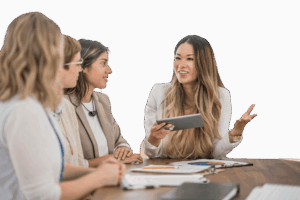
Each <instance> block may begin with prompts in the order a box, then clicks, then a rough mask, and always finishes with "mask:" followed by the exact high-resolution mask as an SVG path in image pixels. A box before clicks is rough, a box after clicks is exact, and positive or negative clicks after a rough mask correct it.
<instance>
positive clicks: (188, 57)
mask: <svg viewBox="0 0 300 200" xmlns="http://www.w3.org/2000/svg"><path fill="white" fill-rule="evenodd" d="M174 56H175V58H174V72H173V77H172V81H171V83H167V84H156V85H154V86H153V88H152V91H151V93H150V96H149V99H148V102H147V105H146V108H145V130H146V137H145V139H144V152H145V154H146V155H147V156H149V157H170V158H191V159H197V158H216V159H219V158H222V157H224V156H225V155H226V154H228V153H229V152H230V151H231V150H232V149H233V148H234V147H236V146H237V145H238V144H239V143H240V142H241V137H242V132H243V129H244V127H245V125H246V124H247V123H248V122H249V121H251V119H253V118H254V117H255V116H256V115H250V112H251V111H252V109H253V107H254V105H252V106H251V107H250V108H249V109H248V111H247V112H246V113H245V114H244V115H243V116H242V118H241V119H240V120H238V121H237V122H236V123H235V126H234V128H233V129H232V130H230V131H228V129H229V123H230V117H231V102H230V93H229V91H228V90H227V89H225V87H224V85H223V83H222V81H221V79H220V76H219V73H218V70H217V66H216V61H215V57H214V53H213V50H212V48H211V46H210V44H209V42H208V41H207V40H206V39H204V38H202V37H199V36H196V35H189V36H186V37H184V38H183V39H181V40H180V41H179V42H178V44H177V45H176V47H175V51H174ZM196 113H200V114H201V116H202V119H203V122H204V127H201V128H193V129H186V130H180V131H172V128H173V127H172V125H171V124H165V123H162V124H159V125H158V124H157V123H156V120H157V119H162V118H169V117H177V116H182V115H189V114H196Z"/></svg>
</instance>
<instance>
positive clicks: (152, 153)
mask: <svg viewBox="0 0 300 200" xmlns="http://www.w3.org/2000/svg"><path fill="white" fill-rule="evenodd" d="M161 148H162V140H161V141H160V143H159V145H158V147H156V146H154V145H152V144H151V143H150V142H148V138H147V137H146V138H145V139H144V152H145V154H146V155H147V156H148V157H149V158H155V157H158V154H159V150H160V149H161Z"/></svg>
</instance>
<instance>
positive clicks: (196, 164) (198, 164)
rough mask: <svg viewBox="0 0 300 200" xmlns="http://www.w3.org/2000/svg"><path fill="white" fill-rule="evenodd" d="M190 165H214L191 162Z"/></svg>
mask: <svg viewBox="0 0 300 200" xmlns="http://www.w3.org/2000/svg"><path fill="white" fill-rule="evenodd" d="M189 165H201V166H212V165H210V164H199V163H189Z"/></svg>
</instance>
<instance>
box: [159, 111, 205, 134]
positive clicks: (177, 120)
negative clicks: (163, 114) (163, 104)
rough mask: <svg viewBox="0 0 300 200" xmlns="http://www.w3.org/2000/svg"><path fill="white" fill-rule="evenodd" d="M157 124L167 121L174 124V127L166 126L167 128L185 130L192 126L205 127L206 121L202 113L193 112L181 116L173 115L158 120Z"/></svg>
mask: <svg viewBox="0 0 300 200" xmlns="http://www.w3.org/2000/svg"><path fill="white" fill-rule="evenodd" d="M156 122H157V124H161V123H166V124H172V125H174V128H173V129H169V128H168V127H166V128H165V127H164V128H165V129H167V130H183V129H190V128H199V127H203V126H204V123H203V120H202V117H201V114H200V113H198V114H192V115H184V116H179V117H172V118H166V119H159V120H156Z"/></svg>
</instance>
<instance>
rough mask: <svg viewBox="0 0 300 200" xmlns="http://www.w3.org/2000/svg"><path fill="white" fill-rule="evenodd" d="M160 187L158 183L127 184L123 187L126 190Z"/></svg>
mask: <svg viewBox="0 0 300 200" xmlns="http://www.w3.org/2000/svg"><path fill="white" fill-rule="evenodd" d="M157 187H159V186H158V185H135V186H133V185H129V186H126V187H124V188H123V189H124V190H133V189H154V188H157Z"/></svg>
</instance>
